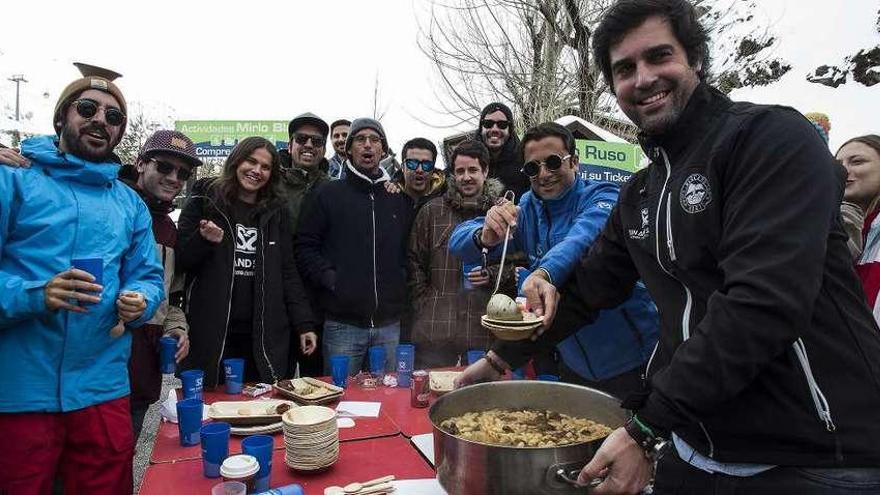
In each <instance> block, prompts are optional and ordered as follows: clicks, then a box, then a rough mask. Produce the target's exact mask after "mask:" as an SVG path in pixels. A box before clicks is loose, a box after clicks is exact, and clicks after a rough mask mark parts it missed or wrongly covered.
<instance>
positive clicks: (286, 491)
mask: <svg viewBox="0 0 880 495" xmlns="http://www.w3.org/2000/svg"><path fill="white" fill-rule="evenodd" d="M304 493H305V492H303V489H302V487H301V486H299V485H297V484H293V485H284V486H279V487H275V488H272V489H271V490H266V491H264V492H260V493H255V494H254V495H304Z"/></svg>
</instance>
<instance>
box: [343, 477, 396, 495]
mask: <svg viewBox="0 0 880 495" xmlns="http://www.w3.org/2000/svg"><path fill="white" fill-rule="evenodd" d="M393 480H394V475H393V474H389V475H388V476H383V477H381V478H376V479H374V480H370V481H364V482H363V483H349V484H347V485H345V488H344V490H345V493H359V492H360V491H361V490H363V489H364V488H368V487H371V486H373V485H378V484H380V483H386V482H388V481H393ZM389 486H390V485H389Z"/></svg>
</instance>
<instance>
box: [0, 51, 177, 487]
mask: <svg viewBox="0 0 880 495" xmlns="http://www.w3.org/2000/svg"><path fill="white" fill-rule="evenodd" d="M81 71H82V72H83V75H84V76H85V77H83V78H81V79H78V80H76V81H74V82H72V83H71V84H70V85H68V86H67V88H65V89H64V91H62V93H61V96H60V97H59V99H58V102H57V104H56V106H55V113H54V124H55V130H56V133H57V134H58V137H57V138H56V137H55V136H40V137H35V138H32V139H28V140H26V141H24V142H23V143H22V155H23V156H24V157H25V158H27V159H28V160H29V163H30V167H29V168H12V167H0V286H2V287H3V296H2V297H0V389H2V390H4V391H5V393H3V394H0V436H2V438H4V439H5V440H6V445H5V446H4V448H3V449H0V493H10V494H11V493H15V494H42V493H49V492H50V490H51V487H52V482H53V479H54V478H55V477H56V475H60V477H61V478H62V480H63V484H64V488H65V492H66V493H92V494H107V495H115V494H126V493H131V492H132V489H133V479H132V478H133V472H132V458H133V454H134V437H133V435H132V423H131V414H130V406H129V394H130V388H129V379H128V369H127V363H128V359H129V356H130V352H131V333H132V332H130V331H125V332H123V333H122V334H121V335H119V334H116V333H115V332H111V328H114V326H115V325H116V323H117V321H118V320H119V319H121V320H123V321H124V322H126V329H127V330H132V329H137V328H140V327H141V326H142V325H144V324H145V323H146V322H147V321H149V319H150V318H152V317H153V314H154V313H155V312H156V310H157V308H158V307H159V303H160V302H161V301H162V300H163V298H164V288H163V273H162V266H161V264H160V262H159V257H158V256H157V255H156V248H155V244H154V242H155V241H154V239H153V234H152V231H151V220H150V213H149V211H148V209H147V207H146V205H145V204H144V202H143V201H141V199H140V198H139V197H138V195H137V193H135V192H134V191H133V190H132V189H131V188H129V187H127V186H125V185H124V184H122V183H121V182H119V181H118V180H116V174H117V170H118V169H119V164H118V163H117V162H116V159H115V157H114V156H113V149H114V148H115V147H116V145H117V144H118V143H119V140H120V139H121V138H122V134H123V132H124V130H125V124H126V117H125V111H126V105H125V99H124V98H123V97H122V93H121V91H120V90H119V88H118V87H117V86H116V85H115V84H114V83H113V82H112V79H114V78H115V77H118V74H115V73H112V72H111V71H106V70H101V69H98V68H93V67H89V66H82V67H81ZM75 264H76V265H79V266H83V267H88V268H87V269H86V270H83V269H76V268H71V267H72V266H74V265H75Z"/></svg>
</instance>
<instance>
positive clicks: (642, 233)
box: [628, 208, 651, 241]
mask: <svg viewBox="0 0 880 495" xmlns="http://www.w3.org/2000/svg"><path fill="white" fill-rule="evenodd" d="M641 215H642V226H641V228H638V229H629V232H628V234H629V238H630V239H635V240H637V241H641V240H643V239H646V238H647V237H648V235H650V234H651V229H650V228H649V224H648V209H647V208H642V212H641Z"/></svg>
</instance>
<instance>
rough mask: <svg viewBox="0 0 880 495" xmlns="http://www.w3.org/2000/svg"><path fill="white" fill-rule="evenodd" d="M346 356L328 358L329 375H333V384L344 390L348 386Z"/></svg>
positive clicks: (347, 360) (347, 361)
mask: <svg viewBox="0 0 880 495" xmlns="http://www.w3.org/2000/svg"><path fill="white" fill-rule="evenodd" d="M349 361H350V358H349V357H348V356H341V355H336V356H331V357H330V373H331V374H332V375H333V384H334V385H336V386H337V387H342V388H345V386H346V385H348V363H349Z"/></svg>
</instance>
